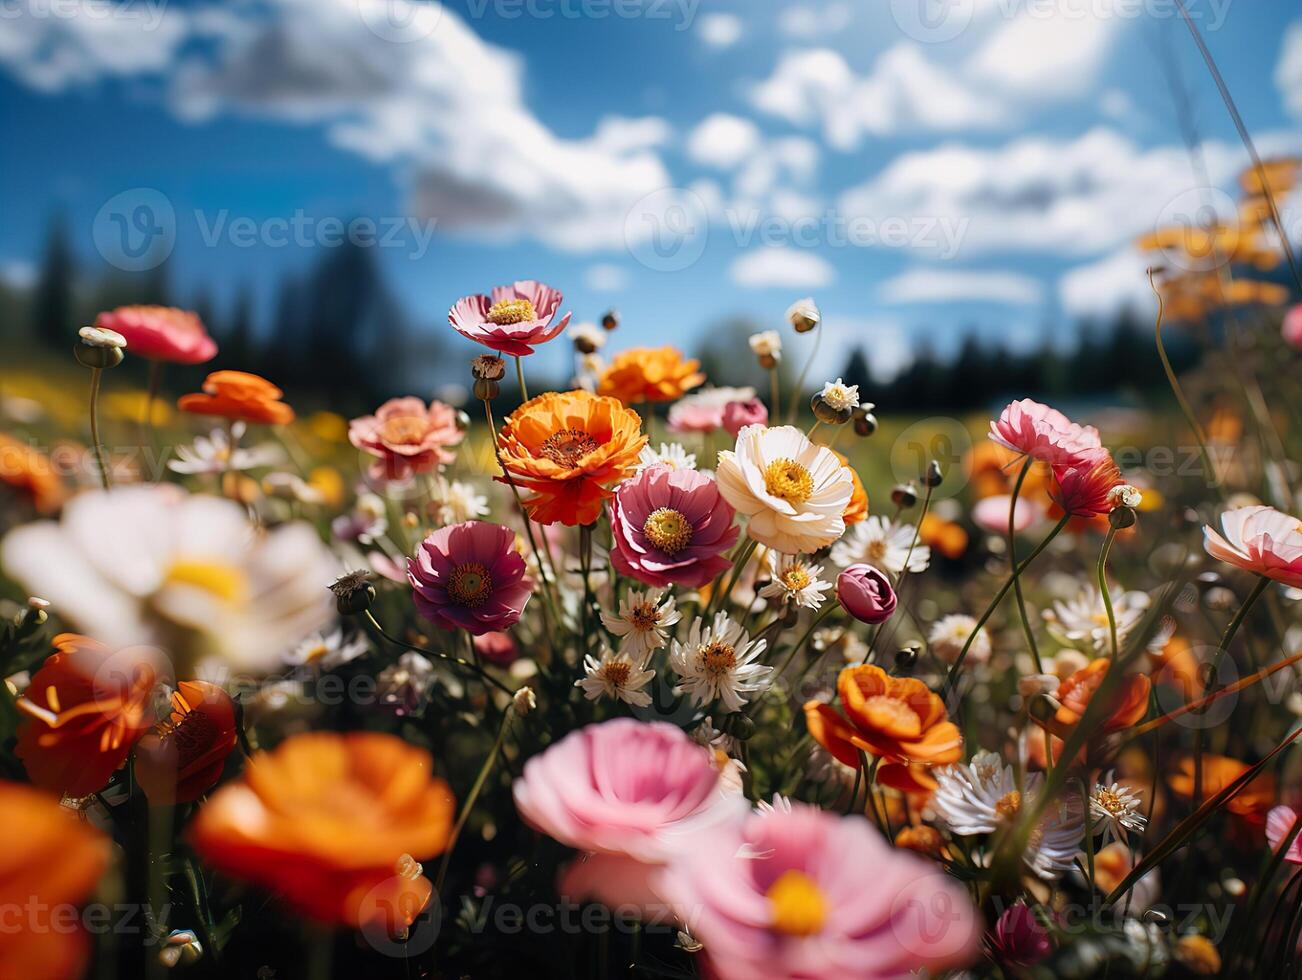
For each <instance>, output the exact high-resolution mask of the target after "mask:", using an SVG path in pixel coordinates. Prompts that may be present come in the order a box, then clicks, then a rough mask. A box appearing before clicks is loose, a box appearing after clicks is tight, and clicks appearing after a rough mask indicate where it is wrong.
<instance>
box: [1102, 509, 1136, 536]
mask: <svg viewBox="0 0 1302 980" xmlns="http://www.w3.org/2000/svg"><path fill="white" fill-rule="evenodd" d="M1108 523H1109V524H1110V525H1112V527H1113V528H1115V529H1116V530H1118V531H1121V530H1124V529H1125V528H1128V527H1134V526H1135V512H1134V511H1133V510H1131V509H1130V508H1129V507H1114V508H1113V509H1112V510H1110V511H1108Z"/></svg>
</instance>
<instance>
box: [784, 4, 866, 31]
mask: <svg viewBox="0 0 1302 980" xmlns="http://www.w3.org/2000/svg"><path fill="white" fill-rule="evenodd" d="M852 20H854V8H853V7H852V6H850V4H848V3H829V4H827V5H826V6H825V7H813V6H807V5H805V4H801V5H800V6H796V7H787V8H786V9H785V10H783V11H782V13H781V14H779V15H778V30H780V31H781V32H782V33H783V34H786V35H788V36H789V37H797V38H801V39H809V38H815V37H823V36H825V35H828V34H835V33H837V32H838V31H843V30H845V28H847V27H849V26H850V22H851V21H852Z"/></svg>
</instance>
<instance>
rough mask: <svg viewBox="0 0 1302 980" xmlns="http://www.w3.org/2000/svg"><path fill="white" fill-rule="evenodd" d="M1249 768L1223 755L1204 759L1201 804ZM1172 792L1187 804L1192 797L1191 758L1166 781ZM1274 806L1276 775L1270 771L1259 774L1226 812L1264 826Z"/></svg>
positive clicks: (1183, 762)
mask: <svg viewBox="0 0 1302 980" xmlns="http://www.w3.org/2000/svg"><path fill="white" fill-rule="evenodd" d="M1250 768H1251V767H1250V766H1249V765H1248V764H1247V763H1246V762H1240V761H1239V760H1238V759H1231V758H1230V757H1229V756H1224V755H1207V754H1204V755H1203V785H1202V796H1201V799H1202V802H1204V803H1205V802H1207V801H1208V800H1209V799H1211V798H1212V797H1213V796H1215V795H1216V794H1217V793H1219V792H1220V791H1221V790H1223V789H1225V787H1226V786H1228V785H1230V783H1232V782H1234V780H1236V779H1238V778H1239V777H1240V776H1242V775H1243V774H1244V773H1245V772H1247V771H1248V769H1250ZM1167 783H1168V784H1169V785H1170V787H1171V790H1172V792H1174V793H1175V794H1176V795H1177V796H1180V797H1183V798H1184V799H1186V800H1192V799H1193V795H1194V758H1193V756H1188V757H1186V758H1184V759H1182V760H1180V765H1179V767H1178V768H1177V770H1176V771H1175V772H1174V773H1172V774H1171V775H1170V776H1168V777H1167ZM1274 805H1275V774H1274V773H1273V772H1271V771H1270V770H1269V769H1264V770H1262V771H1261V772H1260V773H1258V774H1257V775H1256V776H1255V777H1254V778H1253V779H1252V781H1251V782H1249V783H1248V785H1247V786H1245V787H1243V789H1241V790H1240V791H1239V792H1238V793H1237V794H1236V795H1235V796H1234V797H1233V798H1231V799H1230V801H1229V802H1228V803H1226V804H1225V809H1226V810H1228V811H1229V812H1230V813H1233V814H1234V815H1235V816H1238V817H1243V818H1244V819H1245V820H1247V821H1248V822H1249V823H1254V824H1264V823H1265V822H1266V814H1267V813H1268V812H1269V810H1270V808H1271V807H1272V806H1274Z"/></svg>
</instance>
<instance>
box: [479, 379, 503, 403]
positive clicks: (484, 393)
mask: <svg viewBox="0 0 1302 980" xmlns="http://www.w3.org/2000/svg"><path fill="white" fill-rule="evenodd" d="M501 390H502V388H501V386H500V385H499V384H498V383H497V382H496V381H486V380H485V379H483V378H480V379H479V380H477V381H476V382H475V397H476V398H478V399H479V400H480V401H481V402H491V401H492V400H493V399H494V398H496V397H497V396H498V393H499V392H501Z"/></svg>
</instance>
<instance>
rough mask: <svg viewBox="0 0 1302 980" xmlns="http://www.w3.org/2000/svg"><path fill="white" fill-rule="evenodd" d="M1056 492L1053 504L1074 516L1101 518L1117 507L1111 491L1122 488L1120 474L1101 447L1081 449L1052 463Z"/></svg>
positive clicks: (1107, 453) (1053, 493)
mask: <svg viewBox="0 0 1302 980" xmlns="http://www.w3.org/2000/svg"><path fill="white" fill-rule="evenodd" d="M1053 479H1054V482H1055V483H1056V484H1057V489H1056V490H1055V491H1053V492H1052V494H1051V495H1052V497H1053V499H1054V502H1055V503H1057V505H1058V506H1059V507H1061V508H1062V509H1063V511H1064V512H1066V513H1068V514H1071V515H1072V516H1073V517H1101V516H1103V515H1104V514H1106V513H1108V512H1109V511H1110V510H1112V509H1113V507H1114V506H1115V505H1116V500H1115V499H1114V498H1113V496H1112V491H1113V490H1114V489H1115V488H1116V487H1118V486H1120V485H1121V482H1122V480H1121V471H1120V470H1119V469H1117V464H1116V463H1115V462H1113V460H1112V454H1111V453H1110V452H1108V451H1107V450H1106V449H1104V448H1102V447H1101V446H1096V447H1094V448H1093V449H1084V450H1081V451H1080V452H1079V453H1077V454H1075V455H1073V456H1068V457H1064V459H1063V460H1062V461H1061V462H1058V463H1054V464H1053Z"/></svg>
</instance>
